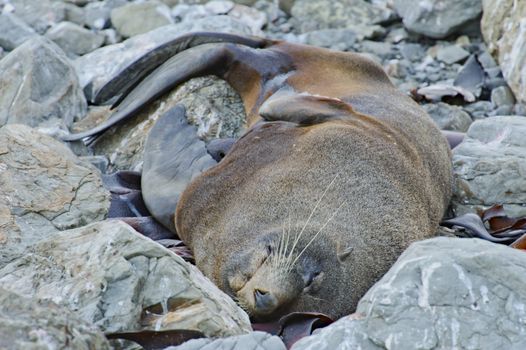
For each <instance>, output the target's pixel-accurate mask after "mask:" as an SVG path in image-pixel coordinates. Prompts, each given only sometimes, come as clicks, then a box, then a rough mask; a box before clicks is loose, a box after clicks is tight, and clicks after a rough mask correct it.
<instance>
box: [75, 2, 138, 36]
mask: <svg viewBox="0 0 526 350" xmlns="http://www.w3.org/2000/svg"><path fill="white" fill-rule="evenodd" d="M126 4H128V2H127V1H126V0H106V1H101V2H91V3H89V4H87V5H86V6H85V7H84V24H85V25H86V26H88V27H89V28H91V29H95V30H101V29H105V28H108V27H109V25H110V15H111V10H113V9H114V8H117V7H121V6H124V5H126Z"/></svg>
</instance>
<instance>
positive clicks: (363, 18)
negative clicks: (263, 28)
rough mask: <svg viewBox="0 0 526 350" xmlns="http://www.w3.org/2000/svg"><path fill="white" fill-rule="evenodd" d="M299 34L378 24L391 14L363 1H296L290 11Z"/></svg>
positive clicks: (387, 18)
mask: <svg viewBox="0 0 526 350" xmlns="http://www.w3.org/2000/svg"><path fill="white" fill-rule="evenodd" d="M291 13H292V16H293V17H294V18H295V19H296V20H297V21H298V22H299V26H300V27H299V28H298V29H299V31H300V32H301V33H305V32H309V31H312V30H318V29H342V28H347V27H349V26H354V25H371V24H379V23H382V22H384V21H386V20H389V19H390V18H392V15H393V13H392V12H391V11H387V10H385V9H382V8H380V7H377V6H374V5H372V4H370V3H368V2H365V1H363V0H348V1H330V0H296V1H295V3H294V5H293V6H292V9H291Z"/></svg>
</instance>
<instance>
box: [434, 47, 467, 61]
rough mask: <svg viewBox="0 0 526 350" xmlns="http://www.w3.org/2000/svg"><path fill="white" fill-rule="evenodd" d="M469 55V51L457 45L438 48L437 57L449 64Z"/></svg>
mask: <svg viewBox="0 0 526 350" xmlns="http://www.w3.org/2000/svg"><path fill="white" fill-rule="evenodd" d="M468 57H469V52H468V51H466V50H464V49H463V48H461V47H460V46H457V45H449V46H445V47H441V48H439V49H438V50H437V58H438V59H439V60H440V61H442V62H444V63H447V64H453V63H456V62H460V61H463V60H465V59H466V58H468Z"/></svg>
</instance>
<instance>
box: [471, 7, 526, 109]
mask: <svg viewBox="0 0 526 350" xmlns="http://www.w3.org/2000/svg"><path fill="white" fill-rule="evenodd" d="M482 4H483V7H484V16H483V17H482V22H481V29H482V34H483V35H484V39H485V41H486V43H487V44H488V49H489V51H490V53H491V54H492V55H493V56H494V57H495V58H496V59H497V60H498V62H499V65H500V67H501V69H502V74H503V75H504V78H506V81H507V82H508V85H509V86H510V88H511V89H512V90H513V93H514V94H515V97H516V98H517V99H518V100H519V101H521V102H523V103H524V102H526V22H525V18H526V2H524V1H516V0H500V1H494V0H483V1H482Z"/></svg>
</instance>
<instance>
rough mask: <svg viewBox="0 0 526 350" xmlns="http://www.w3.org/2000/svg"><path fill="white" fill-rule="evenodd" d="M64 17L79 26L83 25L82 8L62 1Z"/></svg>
mask: <svg viewBox="0 0 526 350" xmlns="http://www.w3.org/2000/svg"><path fill="white" fill-rule="evenodd" d="M64 8H65V11H66V13H65V17H64V19H65V20H66V21H67V22H71V23H75V24H77V25H79V26H83V25H84V9H82V8H80V7H78V6H76V5H73V4H69V3H64Z"/></svg>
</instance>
